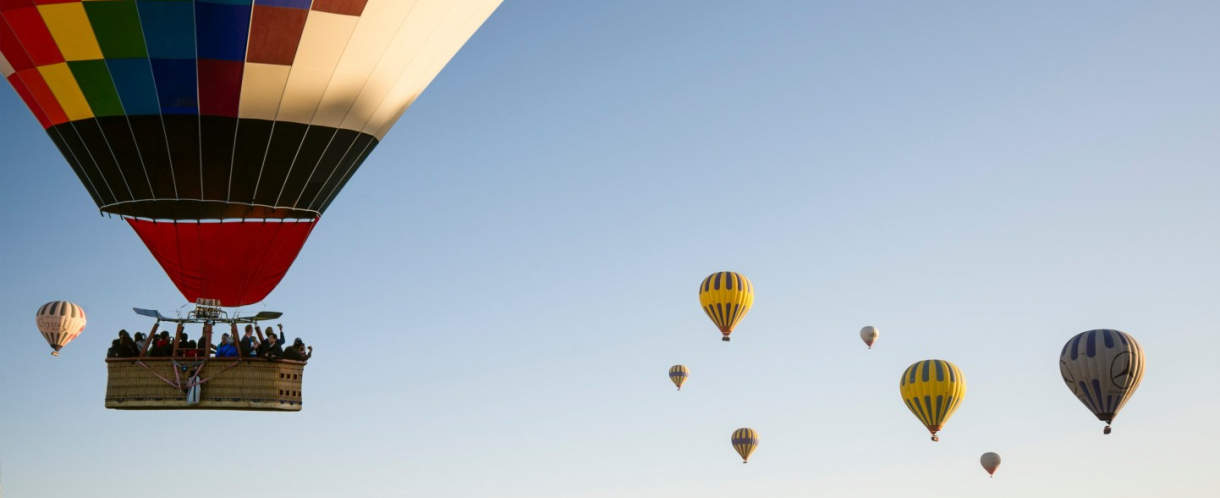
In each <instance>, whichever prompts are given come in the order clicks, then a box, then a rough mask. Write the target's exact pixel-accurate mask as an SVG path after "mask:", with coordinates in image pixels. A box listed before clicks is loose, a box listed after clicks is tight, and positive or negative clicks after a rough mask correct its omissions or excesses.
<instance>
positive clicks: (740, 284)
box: [699, 271, 754, 341]
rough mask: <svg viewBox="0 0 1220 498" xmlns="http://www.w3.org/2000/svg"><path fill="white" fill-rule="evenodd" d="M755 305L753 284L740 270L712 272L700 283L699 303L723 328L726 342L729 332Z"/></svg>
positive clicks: (713, 320) (719, 326) (718, 325)
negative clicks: (738, 271) (737, 271)
mask: <svg viewBox="0 0 1220 498" xmlns="http://www.w3.org/2000/svg"><path fill="white" fill-rule="evenodd" d="M753 304H754V284H751V283H750V279H748V278H746V277H745V275H742V274H740V273H736V272H731V271H722V272H718V273H713V274H711V275H710V276H708V277H707V278H705V279H703V283H701V284H699V305H700V306H702V307H703V312H704V313H707V316H708V318H711V319H712V322H714V323H715V324H716V327H717V328H719V329H720V333H721V334H722V335H724V338H723V339H722V340H724V341H727V340H729V334H732V333H733V328H734V327H736V326H737V322H740V321H741V319H742V318H745V316H746V313H748V312H749V311H750V306H752V305H753Z"/></svg>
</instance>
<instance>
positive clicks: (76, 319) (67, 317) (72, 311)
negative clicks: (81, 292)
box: [34, 301, 86, 356]
mask: <svg viewBox="0 0 1220 498" xmlns="http://www.w3.org/2000/svg"><path fill="white" fill-rule="evenodd" d="M34 319H35V321H36V323H38V331H39V332H42V337H43V338H44V339H46V340H47V344H50V345H51V350H52V351H51V356H59V350H60V349H63V347H64V346H67V345H68V343H69V342H72V339H76V336H78V335H80V333H81V332H82V331H84V330H85V322H86V320H85V310H83V309H81V307H80V306H77V305H75V304H72V303H69V302H67V301H51V302H49V303H47V304H44V305H42V307H41V308H38V315H37V316H35V318H34Z"/></svg>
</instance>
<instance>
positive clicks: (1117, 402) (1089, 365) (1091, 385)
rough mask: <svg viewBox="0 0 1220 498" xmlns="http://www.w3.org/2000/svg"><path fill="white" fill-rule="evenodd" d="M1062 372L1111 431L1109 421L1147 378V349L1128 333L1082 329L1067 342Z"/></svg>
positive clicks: (1077, 396)
mask: <svg viewBox="0 0 1220 498" xmlns="http://www.w3.org/2000/svg"><path fill="white" fill-rule="evenodd" d="M1059 373H1060V375H1062V376H1063V382H1064V384H1066V385H1067V387H1068V389H1070V390H1071V391H1072V394H1075V395H1076V398H1078V399H1079V400H1080V402H1081V403H1084V406H1085V407H1086V408H1088V409H1089V411H1091V412H1093V415H1095V416H1096V417H1097V419H1098V420H1101V421H1104V422H1105V423H1106V424H1107V425H1106V429H1105V432H1106V434H1109V433H1110V426H1109V424H1110V423H1112V422H1113V421H1114V417H1116V416H1118V412H1119V411H1121V410H1122V409H1123V406H1126V404H1127V401H1129V400H1130V399H1131V395H1133V394H1135V390H1136V388H1138V387H1139V385H1140V381H1141V380H1143V379H1144V348H1143V347H1141V346H1140V344H1139V343H1138V342H1136V340H1135V338H1134V337H1131V335H1130V334H1127V333H1126V332H1121V331H1118V330H1108V329H1098V330H1090V331H1087V332H1081V333H1079V334H1076V335H1075V336H1073V337H1072V338H1071V339H1068V342H1067V344H1064V345H1063V351H1061V352H1060V353H1059Z"/></svg>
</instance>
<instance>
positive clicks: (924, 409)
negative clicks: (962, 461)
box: [898, 360, 966, 441]
mask: <svg viewBox="0 0 1220 498" xmlns="http://www.w3.org/2000/svg"><path fill="white" fill-rule="evenodd" d="M898 388H899V390H901V391H902V400H903V401H904V402H906V404H907V408H909V409H911V413H913V414H915V417H916V418H918V419H919V421H920V422H923V425H925V426H927V428H928V431H929V432H931V433H932V440H933V441H940V437H938V436H937V435H936V433H937V432H938V431H940V430H941V428H943V427H944V426H945V422H948V421H949V417H952V416H953V412H955V411H957V407H959V406H961V404H962V400H963V399H966V377H965V376H964V375H962V370H961V369H960V368H957V365H954V364H952V363H949V362H947V361H945V360H924V361H917V362H915V364H914V365H911V366H910V367H909V368H907V369H906V371H905V372H902V380H900V381H899V383H898Z"/></svg>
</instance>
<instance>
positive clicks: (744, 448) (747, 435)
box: [733, 427, 758, 463]
mask: <svg viewBox="0 0 1220 498" xmlns="http://www.w3.org/2000/svg"><path fill="white" fill-rule="evenodd" d="M755 448H758V433H757V432H755V431H754V429H750V428H748V427H742V428H740V429H737V430H735V431H733V449H735V450H737V454H738V455H741V463H750V455H751V454H753V453H754V449H755Z"/></svg>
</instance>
